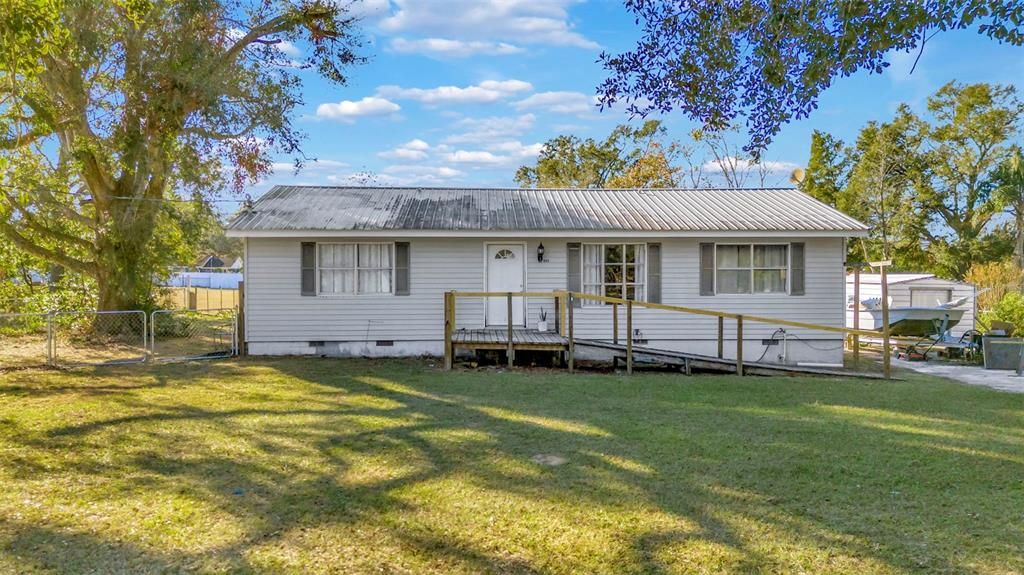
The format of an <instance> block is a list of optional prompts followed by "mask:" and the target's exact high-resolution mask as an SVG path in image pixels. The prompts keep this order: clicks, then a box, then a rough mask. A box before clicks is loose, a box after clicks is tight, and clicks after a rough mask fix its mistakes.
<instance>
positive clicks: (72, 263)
mask: <svg viewBox="0 0 1024 575" xmlns="http://www.w3.org/2000/svg"><path fill="white" fill-rule="evenodd" d="M0 232H2V233H3V235H5V236H7V237H8V238H10V239H11V241H12V242H14V245H16V246H18V247H19V248H21V249H22V250H24V251H26V252H28V253H30V254H33V255H35V256H38V257H41V258H43V259H44V260H47V261H51V262H53V263H56V264H60V265H62V266H64V267H66V268H68V269H72V270H75V271H77V272H79V273H83V274H86V275H88V276H92V277H96V276H97V275H98V271H99V270H98V268H97V266H96V263H95V262H85V261H82V260H78V259H75V258H73V257H71V256H68V255H66V254H64V253H63V252H58V251H54V250H51V249H47V248H44V247H43V246H40V245H37V244H35V243H33V242H32V241H31V240H29V239H28V238H26V237H25V236H23V235H21V234H20V233H19V232H18V230H17V229H15V228H14V226H12V225H11V224H10V223H9V222H7V221H5V220H0Z"/></svg>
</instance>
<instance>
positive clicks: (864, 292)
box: [846, 272, 976, 338]
mask: <svg viewBox="0 0 1024 575" xmlns="http://www.w3.org/2000/svg"><path fill="white" fill-rule="evenodd" d="M885 275H886V281H887V283H888V290H887V291H888V294H889V299H890V300H891V301H890V303H891V305H892V307H935V306H936V305H938V304H940V303H946V302H951V301H954V300H958V299H961V298H968V301H967V303H966V304H964V305H963V306H962V308H958V309H963V310H964V315H963V317H962V318H960V323H958V324H957V325H955V326H953V328H952V329H951V330H949V331H950V335H951V336H952V337H955V338H959V337H960V336H962V335H963V334H964V333H965V332H967V331H970V330H973V329H975V327H976V326H975V322H974V315H975V314H974V312H975V300H974V296H975V292H976V289H975V287H974V285H973V284H969V283H965V282H960V281H956V280H947V279H943V278H940V277H936V276H935V274H929V273H906V272H892V273H887V274H885ZM853 284H854V274H852V273H851V274H848V275H847V276H846V300H847V302H849V304H850V305H848V306H847V309H846V326H847V327H853V315H854V307H853V305H852V304H853V292H854V289H853V288H854V286H853ZM880 297H882V275H881V274H873V273H862V274H860V299H861V301H864V300H865V299H871V298H880ZM872 321H873V318H872V316H871V313H870V312H868V311H866V310H861V312H860V327H861V328H862V329H871V325H872Z"/></svg>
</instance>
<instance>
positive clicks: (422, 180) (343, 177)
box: [327, 164, 466, 186]
mask: <svg viewBox="0 0 1024 575" xmlns="http://www.w3.org/2000/svg"><path fill="white" fill-rule="evenodd" d="M465 175H466V173H465V172H463V171H461V170H457V169H455V168H452V167H449V166H424V165H422V164H414V165H409V164H396V165H391V166H387V167H385V168H384V169H383V170H381V171H379V172H366V171H363V172H352V173H348V174H340V175H335V176H328V177H327V179H328V181H330V182H331V183H332V184H335V185H342V186H443V185H451V184H452V181H453V180H457V179H459V178H462V177H464V176H465Z"/></svg>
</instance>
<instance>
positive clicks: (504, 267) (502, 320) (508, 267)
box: [487, 244, 526, 326]
mask: <svg viewBox="0 0 1024 575" xmlns="http://www.w3.org/2000/svg"><path fill="white" fill-rule="evenodd" d="M524 255H525V250H524V249H523V244H487V291H504V292H509V291H513V292H515V291H523V288H525V287H526V286H525V284H524V281H523V280H524V275H525V267H526V261H525V260H524V259H523V256H524ZM507 322H508V298H503V297H490V298H487V325H494V326H497V325H508V323H507ZM512 324H513V325H516V326H524V325H526V317H525V314H524V306H523V298H521V297H514V298H512Z"/></svg>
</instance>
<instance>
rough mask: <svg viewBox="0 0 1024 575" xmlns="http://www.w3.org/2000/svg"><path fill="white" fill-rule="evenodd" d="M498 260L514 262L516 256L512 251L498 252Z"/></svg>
mask: <svg viewBox="0 0 1024 575" xmlns="http://www.w3.org/2000/svg"><path fill="white" fill-rule="evenodd" d="M494 259H496V260H514V259H516V254H515V252H513V251H512V250H498V253H496V254H494Z"/></svg>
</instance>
